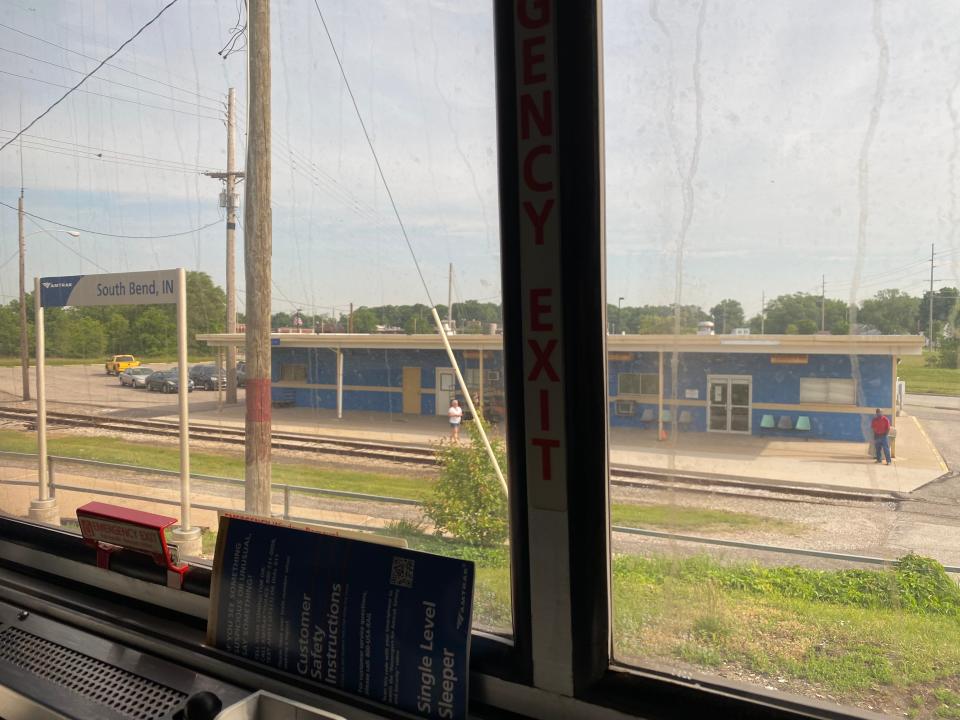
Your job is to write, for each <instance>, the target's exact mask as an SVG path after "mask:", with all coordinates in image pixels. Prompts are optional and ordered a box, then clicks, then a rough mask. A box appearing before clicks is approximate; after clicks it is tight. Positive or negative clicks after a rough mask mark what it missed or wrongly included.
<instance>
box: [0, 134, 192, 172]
mask: <svg viewBox="0 0 960 720" xmlns="http://www.w3.org/2000/svg"><path fill="white" fill-rule="evenodd" d="M16 132H17V131H16V130H7V129H5V128H0V133H10V134H14V133H16ZM21 139H26V141H27V142H34V143H37V144H42V143H54V144H55V145H68V146H70V147H78V148H84V149H85V150H90V151H95V152H105V153H110V154H112V155H124V156H127V157H131V158H135V159H137V160H148V161H156V162H158V163H170V164H173V165H182V166H184V167H195V168H196V169H198V170H201V169H203V168H202V167H201V166H200V165H189V164H188V163H184V162H180V161H178V160H166V159H164V158H158V157H151V156H149V155H139V154H137V153H128V152H124V151H123V150H111V149H110V148H104V147H100V146H98V145H84V144H83V143H78V142H74V141H73V140H61V139H59V138H51V137H46V136H43V135H22V136H21ZM64 149H65V148H64Z"/></svg>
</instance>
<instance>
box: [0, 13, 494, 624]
mask: <svg viewBox="0 0 960 720" xmlns="http://www.w3.org/2000/svg"><path fill="white" fill-rule="evenodd" d="M27 5H29V4H24V3H4V4H3V6H2V7H0V75H2V78H3V79H2V81H0V98H2V102H0V145H6V147H4V148H3V149H2V150H0V202H2V203H3V204H2V205H0V300H2V302H3V305H2V306H0V404H2V408H0V415H2V417H3V419H4V421H5V423H6V424H5V427H3V428H0V510H2V511H4V512H6V513H8V514H11V515H14V516H17V517H30V518H32V519H35V520H40V521H49V522H54V523H57V524H61V525H62V526H64V527H70V528H72V529H76V528H77V524H76V514H75V511H76V508H77V506H79V505H82V504H84V503H86V502H88V501H91V500H99V501H102V502H110V503H114V504H117V505H122V506H125V507H134V508H138V509H141V510H147V511H150V512H153V513H158V514H161V515H165V516H170V517H173V518H174V519H175V520H177V521H178V522H182V523H184V524H185V525H186V526H187V527H186V528H185V529H186V530H187V533H186V534H184V535H183V536H177V534H176V533H174V534H173V535H172V536H171V539H172V540H174V541H177V542H179V543H180V545H181V548H182V549H183V550H184V553H185V554H189V555H200V556H201V557H203V558H205V559H210V558H211V557H212V554H213V552H214V548H215V540H216V537H215V535H216V528H217V511H218V510H219V509H233V510H236V509H243V508H244V507H245V492H244V490H245V488H244V485H243V482H244V477H245V472H246V463H245V457H244V448H243V427H244V417H245V401H246V398H247V392H248V390H249V385H248V381H252V380H253V378H251V377H248V374H249V372H250V370H251V368H250V367H249V366H248V364H247V362H246V360H247V359H246V358H245V357H244V338H243V333H244V331H245V327H246V315H245V305H246V290H247V288H246V279H245V278H246V275H245V267H244V241H245V234H244V231H245V228H244V210H245V207H246V206H245V203H246V196H245V187H246V186H245V184H244V177H243V176H242V175H237V174H236V173H243V172H244V169H245V165H246V157H247V130H248V128H249V127H251V123H250V120H249V118H248V115H247V97H248V93H247V60H248V57H247V34H246V26H247V19H246V16H245V3H236V2H232V1H225V0H219V1H218V2H206V3H192V2H190V3H173V4H170V6H169V7H168V8H166V9H165V10H164V11H163V12H162V13H160V15H159V17H158V18H157V19H156V21H155V22H153V23H152V24H151V25H150V26H149V27H148V28H146V29H145V30H144V31H143V32H142V33H140V34H139V35H138V36H137V37H136V38H135V39H134V40H133V41H131V42H130V44H129V45H127V46H126V47H124V48H123V50H122V51H121V52H119V53H118V54H117V55H116V57H114V58H113V59H111V60H110V62H109V63H107V64H106V65H104V66H103V67H101V68H99V69H97V71H96V72H95V73H94V74H93V75H92V76H91V77H90V78H89V79H88V80H87V81H86V82H85V83H84V84H83V86H82V87H79V88H78V89H77V91H75V92H72V93H71V94H69V96H68V97H66V98H65V99H63V100H62V102H60V103H59V104H57V105H56V106H55V107H53V108H52V109H50V112H49V113H48V114H47V115H46V116H45V117H43V118H41V119H40V120H38V121H37V123H36V124H34V125H33V126H32V127H31V128H29V130H27V131H26V132H24V133H23V135H22V137H17V139H16V142H9V141H11V140H12V139H13V138H14V137H16V135H17V132H18V130H19V129H20V128H22V127H24V126H26V125H27V124H28V123H29V122H30V121H32V120H33V119H35V118H37V117H38V116H40V115H41V113H43V111H44V110H46V109H47V108H49V107H50V106H51V104H52V103H53V102H54V101H55V100H56V99H57V98H59V97H60V96H61V95H63V94H64V93H65V92H66V91H67V90H68V89H69V88H70V87H72V86H73V85H75V84H76V83H77V82H79V81H80V80H81V79H82V78H83V76H84V75H85V74H86V73H88V72H90V71H92V70H94V69H95V68H96V67H97V64H98V63H99V61H100V60H102V59H103V58H105V57H107V55H109V54H110V53H111V52H113V51H114V50H116V49H117V48H118V47H120V46H121V44H122V43H123V42H124V41H125V40H127V39H129V38H130V37H131V36H132V35H133V34H134V33H135V32H136V31H137V30H138V29H139V28H140V27H141V26H142V25H143V24H144V23H145V22H147V21H148V20H149V19H150V18H151V17H153V16H154V15H157V13H158V12H160V11H161V10H163V9H164V7H165V6H166V5H167V3H161V2H154V1H153V0H151V1H150V2H144V3H120V4H116V6H115V4H112V3H111V4H109V5H96V4H89V3H83V2H63V3H56V4H47V3H40V4H36V3H34V5H36V7H27ZM271 11H272V16H271V52H272V88H271V90H272V137H271V140H272V163H273V165H272V196H271V198H270V201H271V212H272V223H273V236H272V243H273V244H272V277H271V278H270V286H271V293H272V301H271V307H270V312H271V316H272V331H273V345H272V366H271V377H270V379H271V381H272V393H271V396H270V398H269V403H270V406H271V407H270V410H271V413H272V426H273V431H274V435H275V437H274V447H273V454H272V480H273V483H274V485H273V494H272V497H271V511H272V512H273V513H274V514H275V515H278V516H282V517H284V518H290V519H294V520H298V521H302V522H310V523H319V524H325V525H331V526H334V527H339V528H348V529H353V530H360V531H363V532H377V533H387V534H391V535H399V536H401V537H403V538H404V539H406V540H407V542H408V543H409V545H410V546H411V547H414V548H419V549H423V550H426V551H430V552H435V553H441V554H448V555H456V556H459V557H465V558H469V559H472V560H474V561H476V563H477V584H476V594H475V603H474V607H475V609H476V613H475V625H474V626H475V627H478V628H483V629H486V630H492V631H495V632H500V633H504V634H509V633H510V632H511V631H512V612H511V605H510V568H509V563H508V546H507V537H508V527H507V513H506V508H507V502H506V497H505V493H504V491H503V485H502V484H501V481H500V479H499V478H498V477H497V475H496V473H495V471H494V470H493V465H494V463H492V462H491V460H490V454H491V453H488V452H487V450H486V448H485V447H484V443H483V442H482V439H481V435H480V433H479V432H478V430H477V429H478V428H479V427H480V426H481V424H482V423H481V417H482V418H484V420H485V423H486V432H487V435H488V438H489V440H490V446H491V449H492V454H493V455H494V456H495V457H496V461H497V464H499V466H500V467H501V468H502V469H503V472H504V473H505V472H506V463H505V447H504V441H503V426H504V421H505V418H506V405H505V399H504V388H503V379H502V374H501V373H502V367H503V366H502V341H501V338H502V335H501V333H502V317H501V295H500V267H499V230H498V215H499V213H498V209H497V186H496V161H495V158H496V138H495V120H496V116H495V96H494V54H493V27H492V8H491V5H490V3H489V2H461V3H454V4H444V3H436V2H427V1H425V0H417V1H415V2H411V3H402V4H393V3H380V4H377V5H369V4H366V3H347V2H338V1H334V2H320V3H314V2H308V3H292V2H279V1H277V2H273V3H271ZM231 108H232V111H233V112H232V116H233V118H234V121H233V124H234V125H235V134H234V137H235V148H236V152H235V153H232V155H233V157H232V158H231V157H230V156H231V153H229V152H228V147H229V141H228V137H229V132H228V126H229V124H230V123H229V122H228V121H229V117H230V116H231ZM8 143H9V144H8ZM231 161H232V165H231ZM230 177H232V178H233V180H234V181H235V183H233V185H232V186H230V187H228V181H229V179H230ZM21 199H22V203H23V208H24V213H25V214H24V215H23V224H24V235H25V248H26V250H25V257H24V262H25V274H24V277H25V287H24V299H23V303H22V304H21V299H20V298H21V290H20V278H19V274H18V263H17V259H18V254H19V251H18V233H19V224H18V205H19V204H20V201H21ZM231 232H234V233H235V237H234V240H235V243H236V249H235V258H236V273H235V278H236V282H235V289H231V288H230V285H229V283H228V277H227V267H228V264H227V262H226V248H227V241H228V235H229V233H231ZM178 267H183V268H186V270H187V328H186V331H187V338H188V339H187V343H188V348H187V349H188V355H189V357H188V362H187V366H188V367H187V370H188V376H189V381H188V383H187V385H186V386H185V385H183V384H181V383H180V378H179V376H178V374H177V373H174V372H171V371H172V370H173V369H174V368H175V366H176V365H177V362H178V360H177V349H178V348H177V319H176V313H175V310H174V306H173V305H160V304H153V305H151V304H149V303H148V304H142V305H140V304H130V305H112V306H95V307H63V308H61V307H48V308H46V310H45V317H44V322H43V324H42V326H43V328H44V329H45V341H46V350H45V356H46V358H47V368H46V374H45V382H46V385H45V389H46V398H47V403H48V408H47V409H48V446H47V450H48V453H49V456H50V461H49V462H48V463H47V465H46V466H44V465H43V464H42V463H40V461H39V460H38V457H37V453H38V442H37V433H36V431H35V424H36V420H35V418H36V415H35V408H36V402H37V375H36V369H35V367H36V365H35V362H36V360H35V350H34V348H35V347H36V330H37V327H38V323H37V322H36V317H35V311H34V303H33V287H34V284H33V278H34V277H52V276H57V277H59V276H76V275H89V274H107V273H123V272H133V271H145V270H162V269H167V268H178ZM110 288H111V296H113V297H117V296H118V295H122V294H123V292H126V291H119V290H118V291H114V290H113V286H112V285H111V286H110ZM231 290H232V291H231ZM231 296H235V300H236V305H235V310H236V311H235V312H231V309H230V308H231V302H230V300H231ZM21 307H24V308H25V310H26V317H25V319H24V321H23V322H21V318H20V309H21ZM434 311H436V314H435V313H434ZM228 315H229V317H228ZM440 326H442V327H443V328H444V330H445V332H446V333H447V334H449V339H450V352H448V351H447V350H446V348H445V347H444V344H443V343H442V342H441V334H440V332H439V330H440ZM21 327H23V328H24V332H25V335H26V340H25V341H21V339H20V329H21ZM228 330H229V331H231V332H230V334H228V333H227V331H228ZM234 347H236V352H232V349H233V348H234ZM21 349H23V351H24V352H25V353H26V354H27V358H26V369H27V372H26V374H24V373H23V372H22V371H23V369H24V367H22V366H23V364H24V360H23V358H22V356H21V354H20V352H21ZM137 366H139V370H138V371H137V372H133V371H131V372H127V370H129V369H130V368H131V367H134V368H136V367H137ZM218 368H219V369H218ZM458 369H459V371H460V375H461V376H462V377H463V382H461V380H460V379H459V377H458V375H457V370H458ZM147 370H149V371H150V372H147ZM234 383H235V385H234ZM185 394H186V395H188V403H187V404H188V407H189V413H190V423H191V426H192V428H193V430H194V433H193V439H192V442H191V449H190V460H191V462H190V471H191V473H192V474H193V475H194V478H193V482H192V485H191V492H190V494H189V496H188V497H183V496H182V495H181V492H180V488H181V478H180V474H181V472H182V470H181V467H182V466H181V454H180V449H179V445H178V429H177V428H178V424H177V423H178V420H179V400H180V398H181V397H183V396H184V395H185ZM452 408H457V411H456V412H452ZM478 468H479V472H476V471H475V470H477V469H478ZM197 476H201V477H197ZM185 502H186V503H188V504H189V506H190V510H191V513H190V517H189V521H187V520H186V517H185V516H184V513H183V509H184V503H185ZM175 527H176V525H175Z"/></svg>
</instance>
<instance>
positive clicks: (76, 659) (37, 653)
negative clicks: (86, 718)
mask: <svg viewBox="0 0 960 720" xmlns="http://www.w3.org/2000/svg"><path fill="white" fill-rule="evenodd" d="M0 662H7V663H10V664H12V665H16V666H17V667H19V668H21V669H23V670H26V671H27V672H30V673H33V674H34V675H36V676H38V677H41V678H44V679H45V680H48V681H50V682H53V683H56V684H57V685H60V686H61V687H65V688H67V689H69V690H72V691H73V692H75V693H77V694H79V695H81V696H83V697H85V698H86V699H88V700H92V701H94V702H97V703H100V704H101V705H104V706H106V707H108V708H110V709H111V710H113V711H115V712H117V713H120V714H122V715H124V716H126V717H130V718H135V719H136V720H159V719H160V718H163V717H165V716H166V714H167V713H168V712H170V710H171V709H173V708H174V707H176V706H177V705H178V704H179V703H182V702H183V701H184V700H186V699H187V696H186V694H184V693H182V692H180V691H178V690H174V689H173V688H169V687H167V686H165V685H161V684H160V683H156V682H153V681H152V680H147V679H146V678H142V677H140V676H139V675H134V674H133V673H131V672H127V671H126V670H123V669H121V668H118V667H115V666H113V665H110V664H108V663H105V662H103V661H101V660H97V659H96V658H92V657H90V656H89V655H84V654H83V653H79V652H77V651H76V650H71V649H70V648H67V647H64V646H63V645H59V644H57V643H54V642H50V641H49V640H46V639H44V638H42V637H38V636H37V635H33V634H32V633H28V632H24V631H23V630H21V629H19V628H16V627H11V626H7V627H6V628H4V629H3V630H2V631H0Z"/></svg>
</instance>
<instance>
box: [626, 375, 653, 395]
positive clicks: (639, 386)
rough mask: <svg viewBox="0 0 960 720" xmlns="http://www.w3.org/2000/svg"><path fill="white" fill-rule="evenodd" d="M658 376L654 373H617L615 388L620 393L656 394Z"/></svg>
mask: <svg viewBox="0 0 960 720" xmlns="http://www.w3.org/2000/svg"><path fill="white" fill-rule="evenodd" d="M659 387H660V378H659V376H658V375H657V374H656V373H619V374H618V375H617V389H618V392H619V394H620V395H656V394H657V392H658V391H659Z"/></svg>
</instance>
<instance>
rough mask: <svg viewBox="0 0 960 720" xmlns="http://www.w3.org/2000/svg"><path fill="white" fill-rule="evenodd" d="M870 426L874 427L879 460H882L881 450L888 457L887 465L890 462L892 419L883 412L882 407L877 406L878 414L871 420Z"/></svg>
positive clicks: (874, 446) (874, 444)
mask: <svg viewBox="0 0 960 720" xmlns="http://www.w3.org/2000/svg"><path fill="white" fill-rule="evenodd" d="M870 427H871V428H872V429H873V449H874V450H876V455H877V462H881V460H880V452H881V451H882V452H883V455H884V457H885V458H886V459H887V465H889V464H890V421H889V420H888V419H887V416H886V415H884V414H883V411H882V410H881V409H880V408H877V414H876V415H875V416H874V418H873V420H871V421H870Z"/></svg>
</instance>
